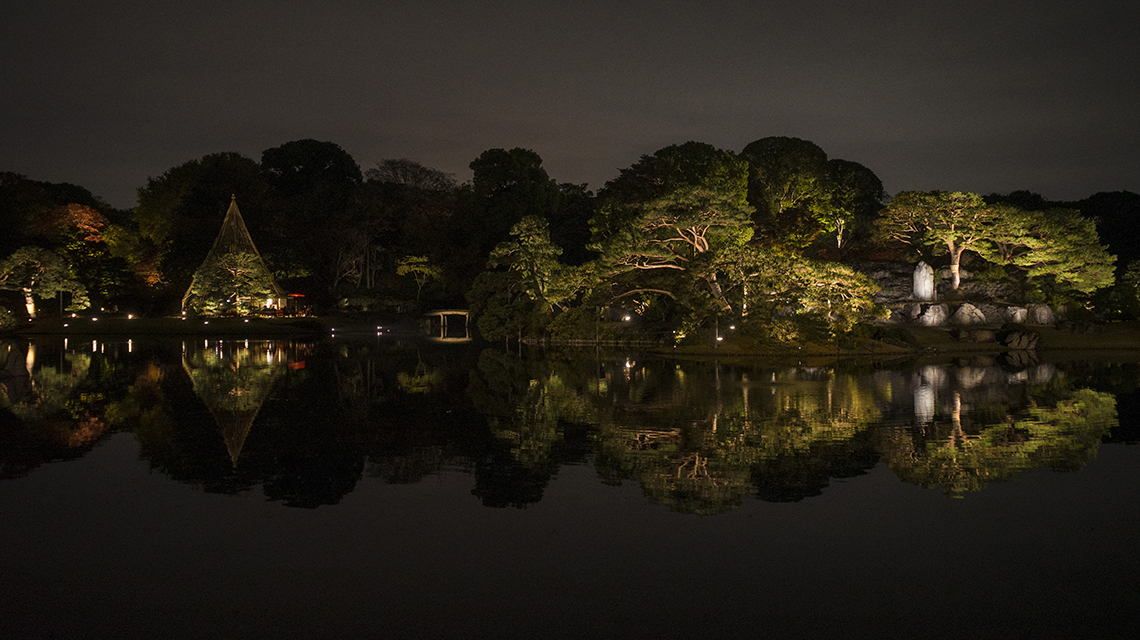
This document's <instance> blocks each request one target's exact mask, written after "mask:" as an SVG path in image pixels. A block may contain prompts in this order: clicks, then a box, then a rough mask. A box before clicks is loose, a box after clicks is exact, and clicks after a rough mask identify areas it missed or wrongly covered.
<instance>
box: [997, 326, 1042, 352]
mask: <svg viewBox="0 0 1140 640" xmlns="http://www.w3.org/2000/svg"><path fill="white" fill-rule="evenodd" d="M1039 338H1040V336H1038V335H1037V334H1036V333H1034V332H1032V331H1010V332H1009V333H1008V334H1006V336H1005V338H1004V339H1003V340H1002V343H1003V344H1005V346H1007V347H1009V348H1010V349H1012V350H1014V351H1028V350H1031V349H1035V348H1037V340H1038V339H1039Z"/></svg>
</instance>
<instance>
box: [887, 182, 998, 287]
mask: <svg viewBox="0 0 1140 640" xmlns="http://www.w3.org/2000/svg"><path fill="white" fill-rule="evenodd" d="M996 218H997V216H996V214H995V206H994V205H988V204H986V203H985V202H984V201H983V200H982V197H981V196H979V195H978V194H976V193H962V192H946V191H903V192H901V193H899V194H898V195H896V196H895V197H894V199H892V200H891V203H890V204H889V205H887V208H886V210H885V211H884V212H883V216H882V218H880V220H879V225H880V228H881V229H882V231H883V232H884V233H885V234H886V235H887V236H888V237H891V238H894V239H895V240H899V241H901V242H906V243H909V244H915V243H918V244H925V245H928V246H930V247H932V248H933V249H934V250H935V251H942V250H944V251H946V252H947V253H949V254H950V274H951V278H952V280H951V286H952V288H953V289H955V290H957V289H958V285H959V284H961V274H960V269H959V265H960V263H961V260H962V254H963V253H964V252H966V251H974V252H977V251H978V248H979V247H980V246H982V245H983V243H985V242H986V241H987V240H988V239H989V238H990V235H991V232H992V230H993V224H994V222H995V219H996Z"/></svg>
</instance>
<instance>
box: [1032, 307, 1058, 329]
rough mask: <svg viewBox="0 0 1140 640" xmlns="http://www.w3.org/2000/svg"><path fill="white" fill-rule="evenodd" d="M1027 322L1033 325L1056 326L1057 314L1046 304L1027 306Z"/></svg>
mask: <svg viewBox="0 0 1140 640" xmlns="http://www.w3.org/2000/svg"><path fill="white" fill-rule="evenodd" d="M1029 322H1031V323H1033V324H1048V325H1054V324H1057V314H1055V313H1053V310H1052V309H1050V308H1049V305H1047V304H1031V305H1029Z"/></svg>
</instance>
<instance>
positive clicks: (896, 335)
mask: <svg viewBox="0 0 1140 640" xmlns="http://www.w3.org/2000/svg"><path fill="white" fill-rule="evenodd" d="M874 337H875V339H876V340H879V341H880V342H884V343H886V344H893V345H895V346H896V347H917V346H919V345H918V338H915V337H914V334H912V333H911V332H910V331H907V330H906V329H904V328H903V327H875V333H874Z"/></svg>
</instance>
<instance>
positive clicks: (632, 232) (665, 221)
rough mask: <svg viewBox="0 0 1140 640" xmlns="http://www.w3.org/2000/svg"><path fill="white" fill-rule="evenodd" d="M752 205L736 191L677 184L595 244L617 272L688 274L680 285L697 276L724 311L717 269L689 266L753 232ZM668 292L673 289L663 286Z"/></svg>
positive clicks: (603, 258) (745, 239) (728, 305)
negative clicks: (695, 268) (674, 188)
mask: <svg viewBox="0 0 1140 640" xmlns="http://www.w3.org/2000/svg"><path fill="white" fill-rule="evenodd" d="M751 214H752V207H750V206H748V204H747V203H745V202H744V200H743V198H741V197H739V195H737V194H733V193H726V192H723V191H714V190H707V189H694V188H688V189H678V190H676V191H673V192H671V193H669V194H667V195H665V196H662V197H660V198H657V199H655V200H651V201H650V202H647V203H645V204H644V205H642V206H641V207H640V208H639V210H638V211H637V215H636V217H635V218H634V219H633V220H631V221H630V223H629V224H627V225H625V226H623V227H621V228H619V229H617V230H616V231H615V232H614V233H612V234H611V235H610V236H609V237H607V238H606V239H605V240H604V241H602V242H601V243H598V245H597V247H598V248H599V249H601V251H602V257H601V258H600V260H601V262H603V263H604V264H606V265H607V266H609V267H610V268H612V269H613V270H614V272H615V273H629V272H633V273H637V272H652V271H661V270H666V271H675V272H679V274H687V278H683V279H682V280H681V281H680V282H679V283H678V284H680V285H682V286H693V285H695V284H696V281H695V280H694V276H696V277H697V278H699V280H700V281H701V282H703V286H704V287H705V288H707V290H708V292H709V293H710V294H711V295H712V296H713V298H714V299H715V301H716V303H717V305H718V306H719V307H720V308H721V309H722V310H726V311H727V310H729V309H731V305H730V304H729V303H728V301H727V300H726V299H725V297H724V294H723V293H722V292H721V287H720V284H719V283H718V282H717V280H716V273H715V272H713V271H705V272H704V273H703V274H701V273H700V271H699V270H693V269H692V268H691V267H692V266H693V265H694V264H695V263H696V261H697V260H698V258H699V257H701V256H702V254H706V253H708V252H709V251H711V250H714V249H717V248H719V247H721V246H725V245H729V244H741V243H743V242H746V241H747V240H748V239H749V238H750V237H751V235H752V228H751ZM664 291H665V292H666V293H669V294H670V295H673V296H674V297H675V296H676V293H675V292H670V291H668V290H664Z"/></svg>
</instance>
